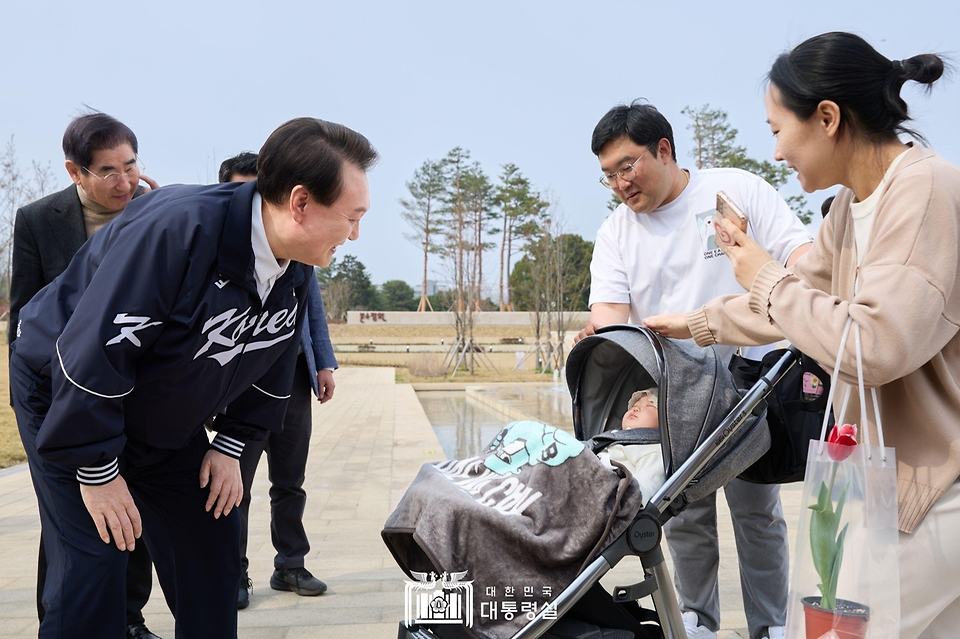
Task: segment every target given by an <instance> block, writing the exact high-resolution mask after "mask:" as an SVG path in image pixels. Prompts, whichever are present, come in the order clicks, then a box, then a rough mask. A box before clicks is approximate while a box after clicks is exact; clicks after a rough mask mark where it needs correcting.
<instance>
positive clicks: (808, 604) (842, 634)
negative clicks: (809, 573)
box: [800, 597, 870, 639]
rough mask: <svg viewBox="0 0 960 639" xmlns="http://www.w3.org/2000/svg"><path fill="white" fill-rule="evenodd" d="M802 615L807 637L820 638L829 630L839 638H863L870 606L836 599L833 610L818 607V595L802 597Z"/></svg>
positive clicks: (868, 618)
mask: <svg viewBox="0 0 960 639" xmlns="http://www.w3.org/2000/svg"><path fill="white" fill-rule="evenodd" d="M800 601H801V603H802V604H803V616H804V622H805V623H806V629H807V635H806V637H807V639H820V638H821V637H823V636H824V635H825V634H827V633H829V632H830V631H831V630H832V631H833V632H834V633H836V636H837V637H838V638H839V639H863V637H866V636H867V622H868V621H869V620H870V608H868V607H867V606H864V605H862V604H858V603H856V602H854V601H847V600H846V599H837V606H836V609H835V610H825V609H823V608H821V607H820V597H804V598H803V599H801V600H800Z"/></svg>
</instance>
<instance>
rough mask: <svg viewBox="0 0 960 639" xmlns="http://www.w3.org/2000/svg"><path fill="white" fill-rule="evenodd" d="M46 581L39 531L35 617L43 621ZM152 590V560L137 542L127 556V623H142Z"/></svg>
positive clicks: (45, 557)
mask: <svg viewBox="0 0 960 639" xmlns="http://www.w3.org/2000/svg"><path fill="white" fill-rule="evenodd" d="M46 583H47V553H46V551H45V550H44V548H43V531H41V532H40V556H39V557H38V559H37V618H38V619H39V620H40V623H43V615H44V614H45V612H46V611H45V610H44V608H43V588H44V586H45V584H46ZM151 590H153V562H152V561H151V560H150V551H149V550H147V544H145V543H144V544H137V545H136V546H135V547H134V549H133V551H131V552H130V556H129V557H128V558H127V625H128V626H132V625H134V624H139V623H143V607H144V606H146V605H147V601H149V600H150V591H151Z"/></svg>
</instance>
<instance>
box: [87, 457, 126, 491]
mask: <svg viewBox="0 0 960 639" xmlns="http://www.w3.org/2000/svg"><path fill="white" fill-rule="evenodd" d="M119 474H120V464H118V463H117V460H116V459H114V460H113V461H111V462H109V463H107V464H104V465H103V466H84V467H81V468H78V469H77V481H78V482H80V483H81V484H85V485H87V486H101V485H103V484H106V483H107V482H111V481H113V480H114V479H116V478H117V475H119Z"/></svg>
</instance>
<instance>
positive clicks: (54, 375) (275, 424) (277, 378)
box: [13, 182, 313, 484]
mask: <svg viewBox="0 0 960 639" xmlns="http://www.w3.org/2000/svg"><path fill="white" fill-rule="evenodd" d="M255 190H256V182H248V183H246V184H219V185H213V186H182V185H176V186H165V187H163V188H162V189H159V190H157V191H154V192H151V193H148V194H146V195H144V196H142V197H139V198H137V199H135V200H133V201H132V202H131V203H130V204H129V205H128V206H127V208H126V210H125V211H124V212H123V213H122V214H121V215H120V216H119V217H117V218H116V219H115V220H114V221H113V222H111V223H110V224H108V225H107V226H106V227H105V228H104V229H103V230H101V231H100V232H99V233H97V234H95V235H94V236H93V237H92V238H91V239H90V240H89V241H88V242H87V243H86V244H84V245H83V248H81V249H80V251H79V252H78V253H77V255H76V257H74V259H73V261H72V262H71V263H70V266H69V267H68V268H67V270H66V271H64V272H63V274H62V275H61V276H60V277H58V278H57V279H56V280H54V281H53V282H51V283H50V285H48V286H47V287H46V288H44V289H43V290H41V291H40V292H39V293H38V294H37V295H36V296H35V297H34V298H33V300H32V301H31V302H30V303H28V304H27V305H26V306H25V307H24V308H23V310H22V311H21V313H20V324H19V326H18V328H17V335H18V337H17V339H16V340H15V341H14V343H13V349H14V351H15V352H16V355H17V356H19V357H20V358H22V359H23V360H24V361H25V362H26V363H27V364H28V365H29V366H30V368H32V369H33V370H34V371H35V372H36V373H37V374H38V375H40V376H41V377H46V378H50V380H51V385H52V402H51V405H50V407H49V411H48V412H47V416H46V419H45V420H44V421H43V424H42V425H41V427H40V431H39V433H38V435H37V448H38V451H39V453H40V455H41V456H42V457H43V458H44V459H46V460H48V461H51V462H54V463H59V464H64V465H68V466H72V467H77V468H79V470H78V473H77V477H78V479H79V480H80V481H81V482H82V483H89V484H99V483H105V482H107V481H110V480H111V479H113V478H114V477H116V475H117V458H118V457H119V456H120V454H121V453H122V451H123V448H124V445H125V442H126V440H127V438H130V439H133V440H136V441H139V442H142V443H144V444H147V445H149V446H152V447H156V448H161V449H170V450H176V449H180V448H182V447H184V446H186V445H187V443H188V442H189V441H190V440H191V439H192V438H193V437H194V436H195V435H196V434H197V432H198V431H199V429H201V428H202V427H203V423H204V421H205V420H207V419H208V418H209V417H211V416H213V415H215V414H217V413H221V412H222V413H223V414H222V415H220V416H219V417H218V418H217V420H216V428H217V431H218V434H217V437H216V439H215V440H214V443H213V446H214V447H215V448H217V449H218V450H219V451H220V452H223V453H225V454H228V455H230V456H232V457H236V458H239V456H240V453H241V452H242V450H243V445H244V444H245V443H246V442H247V441H252V440H257V439H263V438H264V437H266V435H267V431H268V430H272V431H275V432H279V431H280V429H281V428H282V425H283V417H284V413H285V411H286V399H287V398H288V397H289V395H290V391H291V389H292V387H293V375H294V369H295V365H296V358H297V350H298V347H299V344H300V332H301V326H302V321H301V320H302V317H303V312H304V308H305V305H304V304H298V301H299V300H304V299H306V291H307V285H308V278H309V277H312V271H313V269H312V268H310V267H308V266H305V265H303V264H300V263H298V262H294V263H291V265H290V267H289V268H288V269H287V271H286V272H285V273H284V274H283V276H281V277H280V279H279V280H278V281H277V282H276V283H275V285H274V287H273V290H272V291H271V292H270V295H269V296H268V297H267V300H266V303H265V304H261V301H260V297H259V295H258V294H257V287H256V282H255V279H254V255H253V249H252V247H251V241H250V227H251V206H252V199H253V195H254V192H255Z"/></svg>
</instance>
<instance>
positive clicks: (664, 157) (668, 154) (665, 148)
mask: <svg viewBox="0 0 960 639" xmlns="http://www.w3.org/2000/svg"><path fill="white" fill-rule="evenodd" d="M672 156H673V148H672V147H671V146H670V140H668V139H667V138H660V141H659V142H657V159H658V160H660V161H661V162H663V163H664V164H666V163H667V162H668V161H669V160H670V159H671V158H672Z"/></svg>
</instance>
